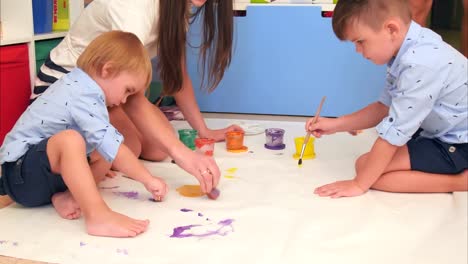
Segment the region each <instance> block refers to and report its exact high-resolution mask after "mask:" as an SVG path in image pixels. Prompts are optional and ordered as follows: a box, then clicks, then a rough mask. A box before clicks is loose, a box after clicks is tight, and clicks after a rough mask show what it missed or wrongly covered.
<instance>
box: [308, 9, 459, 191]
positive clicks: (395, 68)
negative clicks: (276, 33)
mask: <svg viewBox="0 0 468 264" xmlns="http://www.w3.org/2000/svg"><path fill="white" fill-rule="evenodd" d="M333 30H334V32H335V34H336V35H337V37H338V38H339V39H341V40H348V41H351V42H353V43H354V44H355V46H356V51H357V52H358V53H360V54H362V56H363V57H364V58H366V59H368V60H371V61H372V62H374V63H375V64H379V65H381V64H387V77H386V85H385V88H384V91H383V93H382V95H381V97H380V100H379V101H377V102H375V103H373V104H370V105H369V106H367V107H365V108H363V109H361V110H359V111H357V112H354V113H352V114H349V115H345V116H342V117H339V118H336V119H332V118H319V119H318V122H317V123H315V124H313V123H312V119H310V120H308V122H307V124H306V129H307V130H308V131H311V132H312V133H313V135H314V136H316V137H320V136H322V135H328V134H333V133H335V132H340V131H352V130H359V129H366V128H370V127H374V126H377V132H378V136H379V137H378V138H377V140H376V142H375V143H374V145H373V147H372V149H371V150H370V152H368V153H366V154H364V155H362V156H361V157H359V158H358V159H357V161H356V177H355V178H354V179H353V180H347V181H337V182H334V183H331V184H327V185H324V186H322V187H319V188H316V189H315V191H314V192H315V193H316V194H318V195H320V196H329V197H332V198H337V197H343V196H356V195H361V194H363V193H365V192H366V191H367V190H369V189H370V188H372V189H377V190H383V191H389V192H453V191H467V190H468V171H467V168H468V143H467V142H468V120H467V117H468V103H467V100H468V98H467V94H468V87H467V71H468V69H467V68H468V66H467V59H466V58H465V57H464V56H463V55H462V54H461V53H459V52H458V51H456V50H455V49H454V48H452V47H451V46H449V45H448V44H447V43H445V42H444V41H443V40H442V39H441V37H440V36H439V35H437V34H436V33H434V32H433V31H431V30H429V29H427V28H423V27H421V26H420V25H418V24H417V23H415V22H414V21H411V14H410V11H409V8H408V6H407V3H406V1H405V0H340V1H339V2H338V4H337V5H336V8H335V11H334V15H333Z"/></svg>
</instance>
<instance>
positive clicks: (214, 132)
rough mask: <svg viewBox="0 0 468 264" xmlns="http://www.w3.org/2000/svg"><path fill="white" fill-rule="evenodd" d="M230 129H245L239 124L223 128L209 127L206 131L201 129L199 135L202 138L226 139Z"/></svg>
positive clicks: (217, 140)
mask: <svg viewBox="0 0 468 264" xmlns="http://www.w3.org/2000/svg"><path fill="white" fill-rule="evenodd" d="M229 131H244V130H243V129H242V128H241V127H240V126H238V125H230V126H228V127H226V128H223V129H207V130H206V131H200V132H199V135H198V136H199V137H201V138H211V139H214V140H215V141H216V142H219V141H224V138H225V136H224V135H225V134H226V133H227V132H229Z"/></svg>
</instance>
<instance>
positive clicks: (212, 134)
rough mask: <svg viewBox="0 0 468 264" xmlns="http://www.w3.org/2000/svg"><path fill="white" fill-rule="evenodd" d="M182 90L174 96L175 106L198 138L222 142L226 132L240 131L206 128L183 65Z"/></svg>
mask: <svg viewBox="0 0 468 264" xmlns="http://www.w3.org/2000/svg"><path fill="white" fill-rule="evenodd" d="M184 65H185V66H184V69H183V83H182V89H181V90H180V91H179V92H177V93H176V94H175V95H174V98H175V99H176V102H177V106H178V107H179V108H180V110H181V111H182V113H183V114H184V117H185V119H187V121H188V122H189V124H190V126H192V128H193V129H195V130H197V131H198V135H199V137H204V138H212V139H215V140H216V141H222V140H224V134H225V133H226V132H227V131H232V130H242V128H240V127H239V126H236V125H231V126H229V127H226V128H224V129H216V130H212V129H209V128H208V127H207V126H206V123H205V120H204V119H203V116H202V114H201V112H200V108H199V107H198V104H197V101H196V99H195V93H194V90H193V85H192V80H191V79H190V76H189V75H188V72H187V66H186V64H184Z"/></svg>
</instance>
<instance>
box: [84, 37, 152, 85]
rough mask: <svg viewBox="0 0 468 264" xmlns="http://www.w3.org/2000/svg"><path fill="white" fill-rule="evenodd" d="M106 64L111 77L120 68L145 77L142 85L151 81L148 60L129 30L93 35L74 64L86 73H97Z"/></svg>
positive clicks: (100, 71)
mask: <svg viewBox="0 0 468 264" xmlns="http://www.w3.org/2000/svg"><path fill="white" fill-rule="evenodd" d="M106 63H110V65H111V67H110V68H109V69H108V70H109V72H110V75H111V77H114V76H116V75H118V74H120V73H121V72H123V71H127V72H130V73H138V74H143V75H144V76H146V82H145V87H148V86H149V83H150V82H151V77H152V76H151V75H152V68H151V61H150V58H149V55H148V52H147V51H146V49H145V47H144V46H143V44H142V43H141V41H140V40H139V39H138V37H137V36H136V35H135V34H133V33H129V32H123V31H118V30H114V31H109V32H105V33H103V34H101V35H99V36H98V37H96V38H95V39H94V40H93V41H91V43H89V45H88V47H86V49H85V50H84V52H83V53H82V54H81V55H80V57H79V58H78V61H77V66H78V67H79V68H81V69H82V70H83V71H84V72H86V73H87V74H89V75H99V76H100V75H101V73H102V69H103V67H104V65H105V64H106Z"/></svg>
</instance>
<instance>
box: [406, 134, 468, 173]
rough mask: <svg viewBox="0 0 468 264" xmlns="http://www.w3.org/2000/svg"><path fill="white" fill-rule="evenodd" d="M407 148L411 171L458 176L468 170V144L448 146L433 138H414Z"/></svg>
mask: <svg viewBox="0 0 468 264" xmlns="http://www.w3.org/2000/svg"><path fill="white" fill-rule="evenodd" d="M407 146H408V152H409V157H410V162H411V169H412V170H416V171H422V172H428V173H438V174H458V173H461V172H463V171H464V170H466V169H468V143H464V144H449V143H445V142H442V141H440V140H439V139H435V138H424V137H421V136H415V137H413V138H412V139H411V140H410V141H408V143H407Z"/></svg>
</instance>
